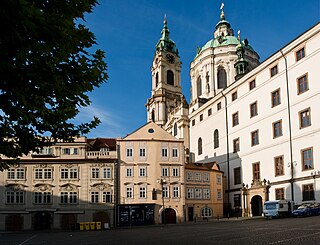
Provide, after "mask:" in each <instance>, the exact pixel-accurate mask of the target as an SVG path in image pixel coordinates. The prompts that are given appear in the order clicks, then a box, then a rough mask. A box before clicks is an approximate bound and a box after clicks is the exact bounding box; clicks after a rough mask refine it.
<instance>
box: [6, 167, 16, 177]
mask: <svg viewBox="0 0 320 245" xmlns="http://www.w3.org/2000/svg"><path fill="white" fill-rule="evenodd" d="M7 179H15V170H14V169H12V168H11V169H8V170H7Z"/></svg>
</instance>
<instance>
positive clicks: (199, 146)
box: [198, 138, 202, 155]
mask: <svg viewBox="0 0 320 245" xmlns="http://www.w3.org/2000/svg"><path fill="white" fill-rule="evenodd" d="M201 154H202V139H201V138H199V139H198V155H201Z"/></svg>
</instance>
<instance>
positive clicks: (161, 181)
mask: <svg viewBox="0 0 320 245" xmlns="http://www.w3.org/2000/svg"><path fill="white" fill-rule="evenodd" d="M157 182H158V183H160V185H161V193H162V215H163V224H165V223H166V214H165V209H164V193H163V185H164V184H165V183H166V180H165V179H157Z"/></svg>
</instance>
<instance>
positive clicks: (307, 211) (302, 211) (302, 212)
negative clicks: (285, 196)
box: [292, 204, 312, 217]
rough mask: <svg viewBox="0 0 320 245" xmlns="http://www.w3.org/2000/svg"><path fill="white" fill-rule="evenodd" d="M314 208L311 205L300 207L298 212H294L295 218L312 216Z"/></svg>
mask: <svg viewBox="0 0 320 245" xmlns="http://www.w3.org/2000/svg"><path fill="white" fill-rule="evenodd" d="M311 210H312V208H311V205H310V204H303V205H301V206H299V207H298V208H297V209H296V210H293V211H292V216H293V217H305V216H310V215H312V211H311Z"/></svg>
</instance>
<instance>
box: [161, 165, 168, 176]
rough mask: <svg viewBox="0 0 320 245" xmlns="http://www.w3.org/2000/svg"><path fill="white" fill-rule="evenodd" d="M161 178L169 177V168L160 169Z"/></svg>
mask: <svg viewBox="0 0 320 245" xmlns="http://www.w3.org/2000/svg"><path fill="white" fill-rule="evenodd" d="M161 176H162V177H168V176H169V168H168V167H162V168H161Z"/></svg>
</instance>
